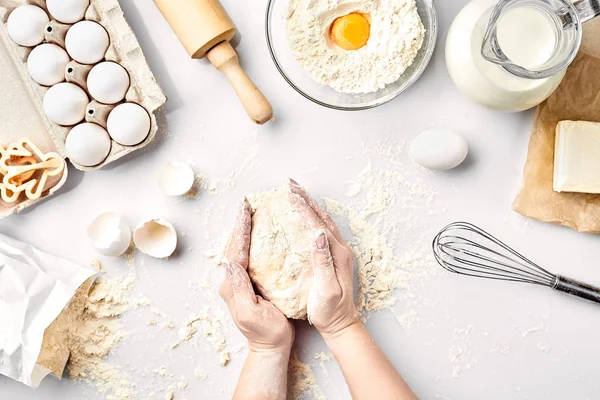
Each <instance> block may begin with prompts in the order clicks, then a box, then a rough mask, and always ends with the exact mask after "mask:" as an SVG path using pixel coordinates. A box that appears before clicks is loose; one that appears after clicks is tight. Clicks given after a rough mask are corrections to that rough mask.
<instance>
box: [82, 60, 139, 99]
mask: <svg viewBox="0 0 600 400" xmlns="http://www.w3.org/2000/svg"><path fill="white" fill-rule="evenodd" d="M87 88H88V92H89V93H90V95H91V96H92V97H93V98H94V100H97V101H99V102H100V103H104V104H116V103H118V102H120V101H121V100H123V99H124V98H125V94H127V90H128V89H129V74H128V73H127V70H126V69H125V68H123V67H122V66H120V65H119V64H117V63H115V62H112V61H105V62H102V63H100V64H98V65H96V66H95V67H94V68H92V70H91V71H90V73H89V75H88V78H87Z"/></svg>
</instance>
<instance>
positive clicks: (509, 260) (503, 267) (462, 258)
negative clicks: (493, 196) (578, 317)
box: [433, 222, 600, 303]
mask: <svg viewBox="0 0 600 400" xmlns="http://www.w3.org/2000/svg"><path fill="white" fill-rule="evenodd" d="M433 253H434V255H435V258H436V260H437V262H438V263H439V264H440V265H441V266H442V267H444V268H445V269H447V270H448V271H450V272H454V273H457V274H461V275H468V276H474V277H477V278H486V279H497V280H503V281H511V282H523V283H533V284H536V285H542V286H547V287H549V288H552V289H554V290H558V291H561V292H565V293H568V294H570V295H573V296H578V297H581V298H584V299H586V300H590V301H593V302H596V303H600V289H598V288H595V287H593V286H590V285H586V284H585V283H581V282H577V281H575V280H573V279H570V278H566V277H564V276H561V275H555V274H553V273H551V272H549V271H547V270H545V269H544V268H542V267H540V266H539V265H537V264H535V263H534V262H532V261H530V260H528V259H527V258H525V257H524V256H522V255H521V254H519V253H517V252H516V251H515V250H513V249H511V248H510V247H508V246H507V245H506V244H504V243H502V242H501V241H499V240H498V239H496V238H495V237H493V236H492V235H490V234H489V233H487V232H485V231H484V230H482V229H480V228H478V227H476V226H475V225H472V224H469V223H467V222H455V223H453V224H450V225H448V226H447V227H445V228H444V229H442V230H441V231H440V233H438V235H437V236H436V237H435V239H434V240H433Z"/></svg>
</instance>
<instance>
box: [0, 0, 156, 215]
mask: <svg viewBox="0 0 600 400" xmlns="http://www.w3.org/2000/svg"><path fill="white" fill-rule="evenodd" d="M24 4H32V5H36V6H39V7H41V8H43V9H44V10H45V11H46V12H47V9H46V5H45V0H27V1H25V0H0V109H1V110H2V113H0V114H3V115H0V145H4V146H7V145H9V144H10V143H13V142H15V141H17V140H18V139H20V138H22V137H27V138H29V139H31V140H32V141H33V142H34V143H35V144H36V145H37V146H38V147H39V148H40V150H42V151H44V152H56V153H58V154H60V155H61V156H62V157H64V158H68V155H67V153H66V149H65V140H66V137H67V135H68V133H69V131H70V130H71V129H72V127H64V126H60V125H57V124H54V123H53V122H51V121H50V120H49V119H48V118H47V117H46V115H45V113H44V111H43V106H42V104H43V98H44V95H45V93H46V92H47V91H48V89H49V88H48V87H44V86H41V85H39V84H37V83H36V82H35V81H33V79H31V77H30V76H29V73H28V71H27V65H26V61H27V57H28V56H29V53H30V52H31V51H32V50H33V48H27V47H21V46H19V45H18V44H16V43H14V42H13V41H12V40H11V38H10V37H9V36H8V31H7V27H6V22H7V19H8V16H9V15H10V13H11V12H12V11H13V10H14V9H15V8H16V7H18V6H21V5H24ZM48 16H49V17H50V20H51V22H50V24H54V28H55V29H54V31H53V32H52V33H46V41H51V42H53V43H55V44H59V45H60V36H61V33H62V34H63V35H64V33H66V29H68V26H65V24H61V23H58V22H57V21H54V20H52V16H51V15H50V13H48ZM84 19H85V20H89V21H95V22H97V23H99V24H100V25H102V26H103V27H104V28H105V29H106V31H107V32H108V34H109V37H110V45H109V48H108V51H107V52H106V55H105V58H104V60H103V61H114V62H116V63H118V64H120V65H121V66H123V67H124V68H125V69H126V70H127V72H128V73H129V77H130V87H129V90H128V91H127V94H126V96H125V100H124V101H123V102H132V103H137V104H139V105H141V106H142V107H143V108H144V109H146V111H147V112H148V114H149V115H150V119H151V128H150V133H149V134H148V136H147V137H146V139H145V140H144V141H143V142H141V143H139V144H137V145H135V146H123V145H121V144H119V143H117V142H115V141H114V140H113V141H112V147H111V150H110V153H109V155H108V157H107V158H106V159H105V160H104V161H103V162H102V163H101V164H98V165H96V166H93V167H86V166H83V165H79V164H77V163H75V162H73V161H71V164H72V165H73V166H74V167H75V168H76V169H78V170H81V171H90V170H96V169H100V168H102V167H104V166H106V165H108V164H110V163H112V162H114V161H116V160H118V159H119V158H121V157H124V156H126V155H127V154H129V153H132V152H134V151H136V150H139V149H141V148H142V147H144V146H146V145H147V144H148V143H150V142H152V141H153V140H154V139H155V137H156V134H157V132H158V128H159V127H158V125H157V120H156V115H157V112H158V110H159V109H160V108H161V106H162V105H163V104H164V103H165V102H166V100H167V99H166V97H165V95H164V94H163V92H162V90H161V89H160V87H159V85H158V83H157V82H156V79H155V77H154V75H153V74H152V71H151V70H150V68H149V66H148V64H147V62H146V59H145V57H144V54H143V52H142V49H141V47H140V45H139V42H138V41H137V39H136V37H135V34H134V33H133V31H132V29H131V27H130V26H129V24H128V23H127V21H126V20H125V17H124V15H123V11H122V10H121V7H120V6H119V2H118V0H91V2H90V7H89V8H88V9H87V11H86V14H85V17H84ZM61 31H62V32H61ZM63 47H64V46H63ZM72 78H73V79H72V81H73V82H74V83H79V84H80V82H77V77H76V76H75V77H72ZM67 81H69V77H67ZM84 89H85V87H84ZM86 91H87V90H86ZM89 97H90V99H92V98H91V96H89ZM119 104H120V103H119ZM114 106H116V104H115V105H112V106H105V105H102V104H98V103H96V102H93V101H92V103H90V105H89V106H88V110H87V112H86V121H87V122H94V123H98V124H100V125H104V123H105V121H106V117H107V114H108V112H109V111H110V110H111V109H112V108H113V107H114ZM86 121H82V122H86ZM66 176H67V171H66V169H65V172H64V175H63V176H62V179H60V181H59V182H58V183H56V184H55V185H54V186H53V187H52V188H51V189H50V190H48V191H47V192H46V193H44V195H43V196H42V198H40V199H38V200H30V201H23V202H19V203H17V204H15V205H5V204H0V218H2V217H5V216H7V215H10V214H13V213H15V212H18V211H21V210H23V209H24V208H26V207H29V206H31V205H33V204H34V203H36V202H38V201H39V200H41V199H43V198H45V197H48V196H50V195H52V194H53V193H54V192H56V191H57V190H58V189H59V188H60V187H61V186H62V185H63V184H64V183H65V181H66Z"/></svg>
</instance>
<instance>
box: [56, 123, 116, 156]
mask: <svg viewBox="0 0 600 400" xmlns="http://www.w3.org/2000/svg"><path fill="white" fill-rule="evenodd" d="M110 148H111V141H110V137H109V136H108V133H107V132H106V130H105V129H104V128H102V127H101V126H100V125H96V124H93V123H90V122H84V123H82V124H79V125H77V126H76V127H74V128H73V129H71V131H70V132H69V134H68V135H67V140H66V141H65V149H66V151H67V156H68V157H69V159H71V161H72V162H74V163H76V164H79V165H83V166H84V167H93V166H96V165H98V164H100V163H101V162H102V161H104V160H105V159H106V157H107V156H108V154H109V153H110Z"/></svg>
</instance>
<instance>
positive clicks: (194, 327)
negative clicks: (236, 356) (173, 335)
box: [179, 310, 231, 366]
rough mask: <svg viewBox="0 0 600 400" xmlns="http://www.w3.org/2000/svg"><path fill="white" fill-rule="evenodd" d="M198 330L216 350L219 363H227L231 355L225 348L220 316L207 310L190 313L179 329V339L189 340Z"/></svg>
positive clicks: (222, 364) (223, 364)
mask: <svg viewBox="0 0 600 400" xmlns="http://www.w3.org/2000/svg"><path fill="white" fill-rule="evenodd" d="M198 331H200V332H201V333H202V336H204V338H205V339H206V340H207V341H208V343H209V344H210V346H211V347H212V348H213V350H214V351H215V352H217V354H218V356H219V365H221V366H225V365H227V363H228V362H229V361H230V360H231V355H230V353H229V350H227V343H226V340H225V336H224V335H223V327H222V324H221V320H220V318H219V317H217V316H216V315H213V314H211V313H210V312H209V311H208V310H207V311H205V312H203V313H200V314H193V315H190V317H189V318H188V319H187V321H186V322H185V323H184V325H183V327H182V328H181V329H180V330H179V339H181V340H182V341H184V342H191V341H192V339H194V337H195V336H196V333H198Z"/></svg>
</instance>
